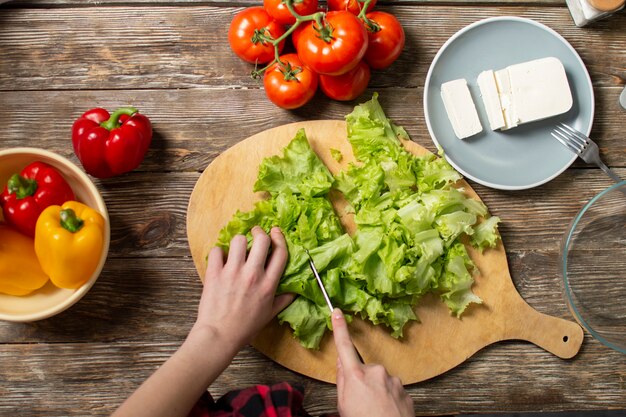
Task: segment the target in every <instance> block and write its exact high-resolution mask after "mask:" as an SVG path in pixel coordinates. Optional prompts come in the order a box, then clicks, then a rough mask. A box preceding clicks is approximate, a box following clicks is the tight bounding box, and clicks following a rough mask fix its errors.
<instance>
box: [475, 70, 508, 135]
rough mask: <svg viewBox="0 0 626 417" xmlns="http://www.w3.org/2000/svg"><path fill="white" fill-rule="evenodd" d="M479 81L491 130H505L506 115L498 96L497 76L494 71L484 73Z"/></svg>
mask: <svg viewBox="0 0 626 417" xmlns="http://www.w3.org/2000/svg"><path fill="white" fill-rule="evenodd" d="M477 81H478V87H479V88H480V96H481V98H482V100H483V105H484V106H485V111H486V112H487V118H488V119H489V126H490V127H491V130H496V129H501V128H503V127H504V126H505V123H504V115H503V114H502V107H501V105H500V95H499V94H498V85H497V84H496V76H495V74H494V73H493V71H492V70H488V71H483V72H481V73H480V74H479V75H478V80H477Z"/></svg>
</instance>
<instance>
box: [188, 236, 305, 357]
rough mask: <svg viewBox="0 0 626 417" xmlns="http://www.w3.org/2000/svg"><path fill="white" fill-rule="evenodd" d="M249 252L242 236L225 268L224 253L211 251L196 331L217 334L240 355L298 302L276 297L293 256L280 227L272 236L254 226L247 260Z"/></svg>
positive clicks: (232, 244)
mask: <svg viewBox="0 0 626 417" xmlns="http://www.w3.org/2000/svg"><path fill="white" fill-rule="evenodd" d="M270 247H271V248H272V253H271V255H270V256H269V259H268V253H269V250H270ZM246 253H247V240H246V237H245V236H243V235H238V236H235V237H234V238H233V239H232V240H231V242H230V250H229V252H228V259H227V260H226V263H224V252H223V251H222V249H221V248H217V247H216V248H213V249H212V250H211V252H210V253H209V259H208V264H207V270H206V275H205V277H204V289H203V291H202V297H201V299H200V306H199V309H198V319H197V321H196V324H195V325H194V329H198V328H205V329H206V328H209V329H210V330H212V331H214V332H217V335H218V337H220V338H223V339H224V340H225V341H226V343H228V344H229V346H232V348H233V349H236V351H238V350H239V349H241V348H242V347H243V346H244V345H245V344H246V343H248V342H249V341H250V340H251V339H252V337H253V336H254V335H256V334H257V333H258V332H259V331H260V330H261V329H262V328H263V327H264V326H265V325H266V324H267V323H268V322H269V321H270V320H271V319H272V318H273V317H274V316H276V314H278V313H279V312H280V311H281V310H282V309H284V308H285V307H286V306H287V305H289V303H291V301H293V298H294V296H293V295H292V294H282V295H279V296H274V294H275V292H276V287H277V286H278V282H279V281H280V277H281V275H282V273H283V271H284V269H285V265H286V263H287V256H288V252H287V243H286V242H285V238H284V236H283V234H282V232H281V231H280V229H279V228H277V227H274V228H273V229H272V230H271V232H270V235H269V236H268V235H267V234H266V233H265V232H264V231H263V229H261V228H260V227H258V226H256V227H254V228H253V229H252V248H251V249H250V253H249V254H248V256H247V258H246ZM193 331H194V330H192V332H193ZM236 351H235V353H236Z"/></svg>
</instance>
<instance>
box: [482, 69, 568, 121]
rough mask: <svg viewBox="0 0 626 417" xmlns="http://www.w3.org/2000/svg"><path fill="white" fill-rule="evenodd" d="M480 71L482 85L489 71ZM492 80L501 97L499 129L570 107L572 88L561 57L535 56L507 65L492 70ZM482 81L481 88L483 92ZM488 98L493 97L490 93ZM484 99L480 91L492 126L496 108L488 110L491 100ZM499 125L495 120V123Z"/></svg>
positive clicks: (544, 117)
mask: <svg viewBox="0 0 626 417" xmlns="http://www.w3.org/2000/svg"><path fill="white" fill-rule="evenodd" d="M488 72H489V71H485V72H483V73H481V74H480V75H479V76H478V78H479V80H478V83H479V85H481V80H482V81H483V83H484V84H485V88H489V87H488V86H487V84H489V83H490V80H489V78H488V75H483V74H485V73H488ZM481 76H482V78H481ZM494 76H495V83H496V87H497V90H498V98H499V99H500V108H501V111H502V115H503V117H504V126H503V127H501V129H502V130H506V129H511V128H513V127H515V126H518V125H521V124H523V123H529V122H534V121H537V120H542V119H547V118H548V117H552V116H556V115H559V114H563V113H565V112H567V111H569V109H571V108H572V104H573V99H572V92H571V90H570V87H569V83H568V81H567V74H566V73H565V68H564V67H563V64H562V63H561V61H559V60H558V59H557V58H554V57H548V58H541V59H535V60H533V61H528V62H522V63H521V64H515V65H510V66H508V67H506V68H504V69H501V70H498V71H496V72H495V73H494ZM482 88H483V87H482V85H481V92H482ZM489 94H490V95H489V97H488V100H491V101H494V100H493V99H492V95H493V94H492V93H491V92H490V93H489ZM491 101H490V102H487V99H486V97H485V94H484V93H483V103H484V105H485V109H486V111H487V116H488V117H489V121H490V124H491V126H492V127H491V128H492V129H494V130H495V129H497V128H494V124H493V123H491V117H492V116H495V113H496V112H495V111H494V110H491V106H493V104H492V102H491ZM495 125H498V123H495Z"/></svg>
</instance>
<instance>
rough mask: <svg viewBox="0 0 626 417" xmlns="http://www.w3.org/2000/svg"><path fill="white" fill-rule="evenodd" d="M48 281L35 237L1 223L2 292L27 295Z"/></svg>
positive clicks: (0, 259)
mask: <svg viewBox="0 0 626 417" xmlns="http://www.w3.org/2000/svg"><path fill="white" fill-rule="evenodd" d="M46 282H48V276H47V275H46V274H45V273H44V272H43V270H42V269H41V266H40V265H39V261H38V260H37V255H35V246H34V245H33V239H31V238H29V237H27V236H25V235H23V234H21V233H19V232H18V231H16V230H14V229H11V228H10V227H8V226H6V225H2V224H0V292H2V293H5V294H10V295H26V294H30V293H31V292H33V291H35V290H38V289H39V288H41V287H43V286H44V285H45V284H46Z"/></svg>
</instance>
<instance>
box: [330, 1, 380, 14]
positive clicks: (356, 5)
mask: <svg viewBox="0 0 626 417" xmlns="http://www.w3.org/2000/svg"><path fill="white" fill-rule="evenodd" d="M327 3H328V9H329V10H347V11H349V12H350V13H352V14H354V15H357V16H358V14H359V13H361V10H362V9H363V6H364V3H363V2H360V1H359V0H328V1H327ZM375 4H376V0H372V1H371V3H370V5H369V6H367V11H368V12H370V11H372V9H373V8H374V5H375Z"/></svg>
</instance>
